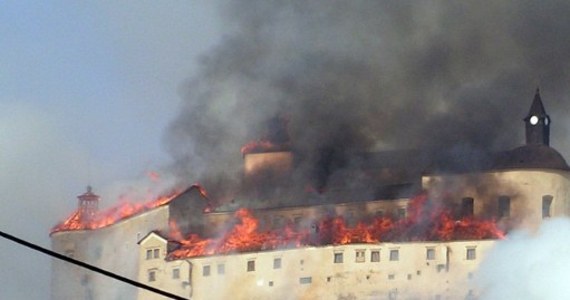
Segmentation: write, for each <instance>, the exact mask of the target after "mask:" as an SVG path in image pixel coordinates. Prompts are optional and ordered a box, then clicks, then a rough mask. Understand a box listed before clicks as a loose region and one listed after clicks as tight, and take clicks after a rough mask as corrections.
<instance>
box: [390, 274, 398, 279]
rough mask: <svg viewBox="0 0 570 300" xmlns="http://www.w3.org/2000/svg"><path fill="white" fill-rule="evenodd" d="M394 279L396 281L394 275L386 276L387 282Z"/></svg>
mask: <svg viewBox="0 0 570 300" xmlns="http://www.w3.org/2000/svg"><path fill="white" fill-rule="evenodd" d="M394 279H396V275H394V274H388V280H394Z"/></svg>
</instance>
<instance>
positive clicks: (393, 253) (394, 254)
mask: <svg viewBox="0 0 570 300" xmlns="http://www.w3.org/2000/svg"><path fill="white" fill-rule="evenodd" d="M390 260H391V261H398V260H400V251H399V250H397V249H393V250H390Z"/></svg>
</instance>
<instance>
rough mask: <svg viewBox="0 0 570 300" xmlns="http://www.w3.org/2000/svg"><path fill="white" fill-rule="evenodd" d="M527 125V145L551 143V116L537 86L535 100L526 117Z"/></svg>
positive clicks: (547, 144)
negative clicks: (547, 112)
mask: <svg viewBox="0 0 570 300" xmlns="http://www.w3.org/2000/svg"><path fill="white" fill-rule="evenodd" d="M524 122H525V125H526V144H527V145H546V146H549V144H550V117H549V116H548V115H547V114H546V111H545V110H544V105H543V104H542V100H541V99H540V91H539V89H538V88H537V89H536V94H535V95H534V100H533V101H532V105H531V106H530V111H529V112H528V115H527V116H526V117H525V118H524Z"/></svg>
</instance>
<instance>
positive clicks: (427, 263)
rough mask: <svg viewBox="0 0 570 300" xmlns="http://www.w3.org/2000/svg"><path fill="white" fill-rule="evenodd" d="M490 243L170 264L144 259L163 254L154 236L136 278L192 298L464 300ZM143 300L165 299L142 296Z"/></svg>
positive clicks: (384, 246)
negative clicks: (155, 251) (152, 252)
mask: <svg viewBox="0 0 570 300" xmlns="http://www.w3.org/2000/svg"><path fill="white" fill-rule="evenodd" d="M493 244H494V241H492V240H485V241H453V242H415V243H379V244H351V245H341V246H324V247H307V248H297V249H287V250H278V251H266V252H255V253H239V254H232V255H224V256H209V257H196V258H188V259H185V260H174V261H165V260H163V259H158V260H155V259H153V258H150V259H149V258H148V256H147V251H148V249H150V248H157V249H160V251H161V252H162V251H164V250H165V249H166V245H167V243H166V240H165V239H162V238H161V237H159V236H157V235H154V236H150V237H148V238H146V239H145V240H143V241H142V242H141V248H140V253H139V254H140V256H139V257H140V266H141V269H140V271H139V278H138V279H139V280H140V281H141V282H144V283H146V284H149V285H152V286H156V287H160V288H162V289H164V290H167V291H170V292H174V293H175V294H178V295H181V296H184V297H188V298H189V299H193V300H201V299H276V297H277V298H279V299H319V298H321V299H396V298H397V299H408V298H412V299H463V298H465V297H466V296H468V295H473V296H475V295H476V293H477V291H476V290H474V289H473V287H472V284H471V279H472V278H473V276H474V273H475V272H476V270H477V266H478V264H479V263H480V261H481V260H482V259H483V257H484V255H485V253H486V252H487V251H488V250H489V249H490V248H491V247H492V245H493ZM174 270H177V271H174ZM152 272H155V273H154V274H153V275H151V276H150V277H149V274H151V273H152ZM173 272H176V274H174V273H173ZM138 299H141V300H151V299H164V297H162V296H158V295H156V294H152V293H150V292H146V291H141V292H140V293H139V298H138Z"/></svg>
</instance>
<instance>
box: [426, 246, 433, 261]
mask: <svg viewBox="0 0 570 300" xmlns="http://www.w3.org/2000/svg"><path fill="white" fill-rule="evenodd" d="M434 259H435V249H434V248H427V249H426V260H434Z"/></svg>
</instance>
